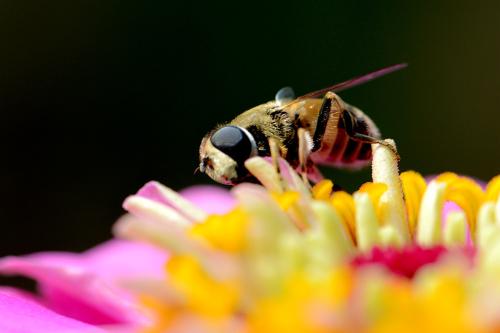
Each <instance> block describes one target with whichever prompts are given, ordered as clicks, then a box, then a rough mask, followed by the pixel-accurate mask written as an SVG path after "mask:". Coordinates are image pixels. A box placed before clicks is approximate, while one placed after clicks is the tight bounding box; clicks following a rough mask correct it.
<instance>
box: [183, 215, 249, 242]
mask: <svg viewBox="0 0 500 333" xmlns="http://www.w3.org/2000/svg"><path fill="white" fill-rule="evenodd" d="M247 225H248V219H247V216H246V215H245V214H244V213H243V211H242V210H241V209H238V208H236V209H234V210H232V211H231V212H229V213H227V214H225V215H210V216H209V217H208V218H207V219H206V220H205V221H203V222H201V223H198V224H194V225H193V226H192V227H191V229H190V234H191V235H192V236H193V237H195V238H197V239H199V240H202V241H204V242H206V243H208V244H209V246H211V247H213V248H215V249H217V250H223V251H227V252H240V251H241V250H242V249H243V248H244V247H245V244H246V241H245V234H246V227H247Z"/></svg>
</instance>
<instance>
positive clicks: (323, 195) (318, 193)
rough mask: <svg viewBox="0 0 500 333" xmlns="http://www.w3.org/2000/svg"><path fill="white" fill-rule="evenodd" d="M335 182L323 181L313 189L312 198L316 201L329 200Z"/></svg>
mask: <svg viewBox="0 0 500 333" xmlns="http://www.w3.org/2000/svg"><path fill="white" fill-rule="evenodd" d="M332 189H333V182H332V181H331V180H329V179H323V180H322V181H320V182H319V183H317V184H316V185H314V186H313V188H312V189H311V192H312V196H313V198H314V199H316V200H328V199H329V198H330V195H331V194H332Z"/></svg>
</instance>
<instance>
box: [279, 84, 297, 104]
mask: <svg viewBox="0 0 500 333" xmlns="http://www.w3.org/2000/svg"><path fill="white" fill-rule="evenodd" d="M275 99H276V104H277V105H278V106H283V105H285V104H288V103H290V102H291V101H293V100H294V99H295V93H294V91H293V89H292V88H291V87H284V88H281V89H280V90H279V91H278V92H277V93H276V96H275Z"/></svg>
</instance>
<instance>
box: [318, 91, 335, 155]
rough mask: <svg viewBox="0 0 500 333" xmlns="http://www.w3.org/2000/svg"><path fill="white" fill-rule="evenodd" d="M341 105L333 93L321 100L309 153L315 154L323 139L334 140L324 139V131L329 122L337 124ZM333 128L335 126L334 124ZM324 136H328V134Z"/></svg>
mask: <svg viewBox="0 0 500 333" xmlns="http://www.w3.org/2000/svg"><path fill="white" fill-rule="evenodd" d="M342 104H343V103H342V101H341V100H340V97H338V96H337V95H336V94H335V93H333V92H327V93H326V95H325V97H324V98H323V104H321V108H320V110H319V114H318V120H317V122H316V129H315V130H314V135H313V147H312V150H311V152H315V151H317V150H318V149H320V148H321V143H322V142H323V140H324V139H327V140H328V141H333V139H334V138H325V133H327V131H326V129H327V126H328V122H329V121H330V120H331V121H334V122H338V117H339V114H340V112H341V111H342V110H343V106H342ZM332 108H333V109H334V110H335V113H333V112H332ZM334 126H336V124H335V125H334ZM326 135H327V136H328V135H329V134H326Z"/></svg>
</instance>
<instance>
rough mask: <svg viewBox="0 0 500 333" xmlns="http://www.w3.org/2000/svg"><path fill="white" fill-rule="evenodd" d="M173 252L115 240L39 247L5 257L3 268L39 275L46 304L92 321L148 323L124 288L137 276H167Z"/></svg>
mask: <svg viewBox="0 0 500 333" xmlns="http://www.w3.org/2000/svg"><path fill="white" fill-rule="evenodd" d="M166 258H167V255H166V254H165V253H163V252H161V251H159V250H156V249H154V248H152V247H150V246H148V245H141V244H138V243H132V242H127V241H117V240H113V241H110V242H107V243H104V244H102V245H100V246H98V247H96V248H94V249H91V250H89V251H87V252H86V253H84V254H81V255H80V254H72V253H38V254H33V255H29V256H24V257H7V258H3V259H1V260H0V272H1V273H4V274H20V275H24V276H27V277H30V278H33V279H34V280H36V281H38V283H39V287H40V293H41V296H42V297H43V301H44V304H45V305H47V306H48V307H50V308H51V309H53V310H55V311H57V312H59V313H61V314H64V315H66V316H71V317H73V318H76V319H78V320H82V321H85V322H87V323H92V324H116V323H144V322H146V321H147V320H148V319H147V318H146V317H145V315H144V314H143V313H142V312H140V310H139V308H138V307H137V305H136V302H135V299H134V298H133V297H132V295H130V294H129V293H128V292H126V291H125V290H123V289H122V288H120V284H122V283H125V282H127V280H131V279H134V278H138V277H140V278H144V279H148V278H162V276H163V272H162V269H163V265H164V263H165V261H166Z"/></svg>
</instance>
